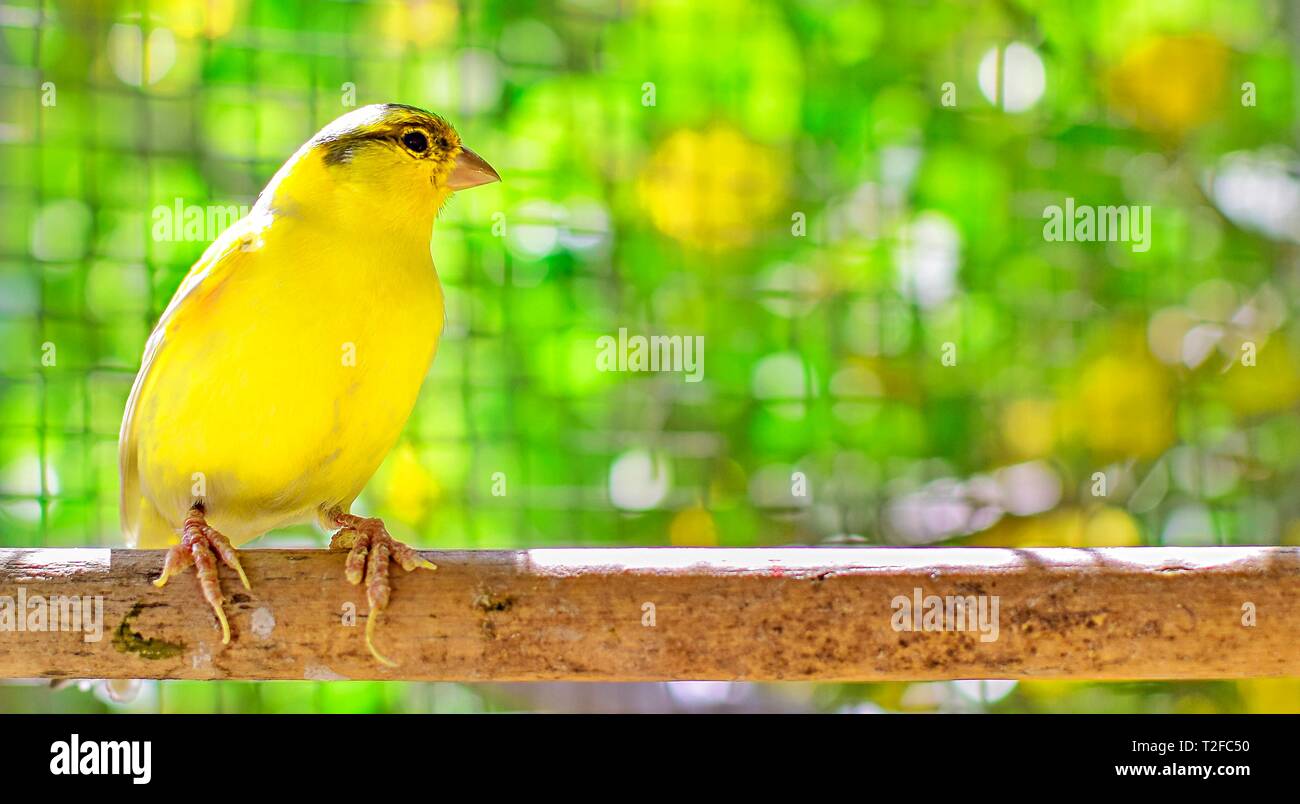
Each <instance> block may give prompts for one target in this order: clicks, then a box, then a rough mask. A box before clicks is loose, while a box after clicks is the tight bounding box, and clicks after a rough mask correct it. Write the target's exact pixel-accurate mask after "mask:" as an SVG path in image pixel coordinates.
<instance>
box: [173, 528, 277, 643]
mask: <svg viewBox="0 0 1300 804" xmlns="http://www.w3.org/2000/svg"><path fill="white" fill-rule="evenodd" d="M218 558H220V559H221V563H223V564H225V565H226V566H227V567H230V568H231V569H233V570H234V571H235V572H237V573H239V580H240V582H241V583H242V584H244V588H245V589H249V590H251V589H252V588H253V587H252V586H251V585H250V584H249V583H248V575H246V574H245V573H244V567H243V566H242V565H241V564H240V563H239V555H238V554H237V553H236V552H235V548H234V547H232V546H231V544H230V540H229V539H227V538H226V537H225V536H224V535H222V534H221V533H220V532H219V531H217V530H216V529H214V528H213V527H212V526H211V525H209V524H208V523H207V520H206V519H204V514H203V509H202V508H199V507H197V506H195V507H194V508H191V509H190V513H189V516H187V517H186V518H185V525H184V526H183V527H182V529H181V541H180V544H174V545H172V546H171V547H170V548H169V549H168V550H167V557H166V559H164V560H163V568H162V574H161V575H159V576H158V579H157V580H155V581H154V582H153V585H154V586H157V587H159V588H162V587H163V586H166V585H167V580H168V579H169V578H171V576H173V575H176V574H178V573H180V572H184V571H185V570H186V569H187V568H189V566H190V565H191V564H193V565H194V569H195V572H196V573H197V574H198V577H199V588H200V589H202V590H203V597H204V599H205V600H207V601H208V605H210V606H211V607H212V611H213V612H214V613H215V614H216V615H217V621H218V622H219V623H221V644H223V645H227V644H229V643H230V622H229V621H228V620H227V619H226V612H225V609H224V608H223V607H222V602H223V600H224V597H223V596H222V594H221V578H220V576H219V575H218V573H217V559H218Z"/></svg>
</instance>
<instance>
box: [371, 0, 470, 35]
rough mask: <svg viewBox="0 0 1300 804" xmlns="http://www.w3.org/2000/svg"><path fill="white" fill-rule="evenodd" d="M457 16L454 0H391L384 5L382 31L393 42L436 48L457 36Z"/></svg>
mask: <svg viewBox="0 0 1300 804" xmlns="http://www.w3.org/2000/svg"><path fill="white" fill-rule="evenodd" d="M458 16H459V12H458V11H457V10H456V4H455V3H454V2H452V0H391V1H390V2H388V3H385V4H384V6H383V17H382V30H383V34H384V36H385V38H387V39H389V40H390V41H393V42H399V43H403V44H410V45H421V46H428V45H434V44H438V43H441V42H445V41H447V39H449V38H450V37H451V36H452V34H454V33H455V31H456V19H457V17H458Z"/></svg>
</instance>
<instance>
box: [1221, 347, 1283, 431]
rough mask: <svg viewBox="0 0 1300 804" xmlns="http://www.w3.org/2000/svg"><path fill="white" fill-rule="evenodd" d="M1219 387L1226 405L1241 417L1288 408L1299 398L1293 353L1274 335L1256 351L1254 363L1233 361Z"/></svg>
mask: <svg viewBox="0 0 1300 804" xmlns="http://www.w3.org/2000/svg"><path fill="white" fill-rule="evenodd" d="M1221 387H1222V391H1223V395H1224V397H1225V399H1226V401H1227V402H1228V404H1229V405H1231V406H1232V409H1233V410H1235V411H1236V412H1237V413H1239V414H1241V415H1243V416H1254V415H1257V414H1260V413H1271V412H1273V411H1279V410H1289V409H1290V408H1292V407H1293V406H1294V405H1295V404H1296V402H1297V400H1300V373H1298V372H1297V371H1296V361H1295V355H1293V354H1292V353H1291V349H1290V348H1289V347H1288V346H1287V345H1286V343H1285V342H1284V341H1282V340H1280V339H1278V338H1274V339H1272V340H1270V341H1269V342H1268V343H1266V344H1265V345H1264V347H1263V348H1262V349H1260V350H1259V352H1258V354H1257V355H1256V360H1255V365H1253V366H1245V365H1242V364H1241V362H1240V361H1238V362H1237V363H1235V364H1233V366H1232V368H1231V369H1229V370H1228V372H1227V373H1226V374H1224V375H1223V382H1222V386H1221Z"/></svg>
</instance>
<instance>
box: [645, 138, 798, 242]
mask: <svg viewBox="0 0 1300 804" xmlns="http://www.w3.org/2000/svg"><path fill="white" fill-rule="evenodd" d="M785 184H786V170H785V168H784V166H783V165H782V163H781V162H780V160H778V159H777V157H776V155H775V154H774V153H773V152H772V151H771V149H769V148H767V147H764V146H762V145H758V144H757V143H754V142H751V141H749V140H748V139H746V138H745V137H744V136H743V135H742V134H740V132H738V131H736V130H734V129H732V128H730V127H726V126H720V125H719V126H714V127H712V128H710V129H707V130H705V131H691V130H681V131H678V132H676V133H674V134H672V135H671V136H669V137H668V139H666V140H664V142H663V143H662V144H661V145H660V146H659V147H658V148H657V149H656V150H655V152H654V154H653V155H652V156H651V157H650V160H649V162H648V163H647V164H646V167H645V169H644V170H643V171H642V173H641V179H640V182H639V185H638V187H639V191H640V195H641V200H642V203H643V204H644V205H645V207H646V209H647V210H648V211H649V213H650V219H651V221H653V222H654V225H655V226H656V227H657V228H658V229H659V230H660V231H661V232H663V233H664V234H666V235H668V236H669V237H672V238H674V239H676V240H680V241H681V242H683V243H686V244H687V245H690V246H693V247H695V248H699V249H704V250H724V249H731V248H737V247H740V246H744V245H746V244H748V243H750V242H751V241H752V240H753V239H754V236H755V234H756V233H757V231H758V229H759V227H761V226H762V225H763V223H764V221H765V220H767V219H768V218H769V217H770V216H771V215H772V214H773V212H774V211H775V210H776V208H777V206H778V205H779V204H780V203H781V200H782V198H784V196H785Z"/></svg>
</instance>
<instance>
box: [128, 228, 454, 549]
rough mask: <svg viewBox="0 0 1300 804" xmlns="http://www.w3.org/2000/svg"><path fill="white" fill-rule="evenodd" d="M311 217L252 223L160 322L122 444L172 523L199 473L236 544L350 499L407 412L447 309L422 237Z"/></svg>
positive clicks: (217, 519)
mask: <svg viewBox="0 0 1300 804" xmlns="http://www.w3.org/2000/svg"><path fill="white" fill-rule="evenodd" d="M311 225H312V224H311V223H310V222H304V221H301V220H298V219H295V218H293V217H287V218H282V219H279V220H275V221H273V222H271V223H270V224H269V225H264V226H260V227H255V228H253V229H250V230H249V231H248V232H247V233H246V234H245V235H244V236H243V239H242V240H240V241H237V242H235V243H233V244H227V247H226V248H225V250H224V252H223V253H222V254H220V255H218V256H217V257H216V260H217V261H219V262H218V264H214V265H210V266H206V267H205V269H204V270H205V273H203V275H202V276H201V278H199V279H198V281H197V282H196V283H192V284H193V287H190V288H189V289H188V290H187V288H186V286H185V285H182V289H181V291H179V292H178V298H177V299H176V300H174V301H173V303H172V305H171V306H170V307H169V308H168V312H167V314H165V315H164V318H163V320H162V321H161V322H160V323H159V329H158V331H157V332H156V333H155V337H156V338H158V339H159V341H158V343H157V344H156V348H154V349H152V352H153V353H152V355H148V354H147V356H146V361H147V365H146V366H145V367H144V368H142V370H141V377H140V379H139V380H138V381H137V383H138V385H139V387H138V389H137V391H136V393H135V394H133V404H134V410H130V411H128V420H130V421H131V422H132V423H131V425H129V427H124V434H123V435H124V445H123V448H124V449H129V448H134V449H135V450H136V455H137V457H138V469H137V471H138V473H139V481H140V485H141V487H142V494H144V495H145V496H147V497H148V498H149V499H150V500H151V501H152V503H153V504H154V506H155V507H156V509H157V510H158V512H159V513H161V514H162V515H163V517H164V518H173V519H174V521H179V520H180V519H181V518H183V516H184V512H185V511H186V510H187V509H188V507H189V506H190V505H191V504H192V502H193V500H194V497H195V494H194V486H195V484H196V483H197V482H199V481H201V482H202V484H203V486H204V488H203V491H205V492H206V495H205V497H206V499H207V500H209V502H210V503H211V507H210V510H211V511H212V512H213V516H214V521H213V523H212V524H213V525H214V526H215V527H217V529H218V530H222V531H225V532H226V533H227V535H229V536H231V538H232V539H235V540H241V539H246V538H252V537H254V536H256V535H258V534H260V533H261V532H263V531H265V530H267V529H270V528H272V527H276V526H279V525H282V524H287V523H289V522H292V521H298V520H302V519H304V518H308V517H310V516H312V514H313V512H314V511H315V510H316V509H318V508H319V507H320V506H321V505H329V504H346V503H350V502H351V500H352V499H353V498H354V497H355V496H356V495H357V494H358V493H359V492H360V490H361V488H362V487H363V486H364V484H365V482H366V480H368V479H369V477H370V476H371V475H372V474H373V473H374V471H375V469H377V468H378V466H379V464H380V463H381V462H382V460H383V458H384V456H385V455H386V454H387V452H388V451H389V450H390V449H391V448H392V446H393V444H394V443H395V442H396V440H397V438H398V436H399V434H400V432H401V430H402V427H403V426H404V424H405V422H406V419H407V417H408V416H409V415H410V412H411V409H412V407H413V406H414V404H415V400H416V397H417V396H418V394H419V390H420V386H421V384H422V383H423V380H424V376H425V374H426V372H427V371H428V368H429V365H430V363H431V361H432V359H433V356H434V352H435V350H436V348H437V343H438V338H439V335H440V333H441V330H442V325H443V319H444V315H443V299H442V291H441V288H440V287H439V284H438V279H437V276H436V274H435V272H434V269H433V265H432V262H431V260H430V257H429V251H428V243H427V240H426V241H424V243H422V244H421V243H402V242H400V240H385V239H383V238H355V237H345V236H339V233H337V232H331V231H311V230H310V227H311ZM198 270H199V266H196V271H198ZM182 293H184V294H186V295H185V296H184V297H182V295H181V294H182ZM128 429H130V430H132V431H133V432H131V433H130V434H129V438H130V441H131V442H133V443H131V444H128V443H126V441H127V438H128V433H127V432H126V431H127V430H128ZM125 463H126V462H125V460H124V466H125ZM129 504H130V501H128V500H124V505H129Z"/></svg>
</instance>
